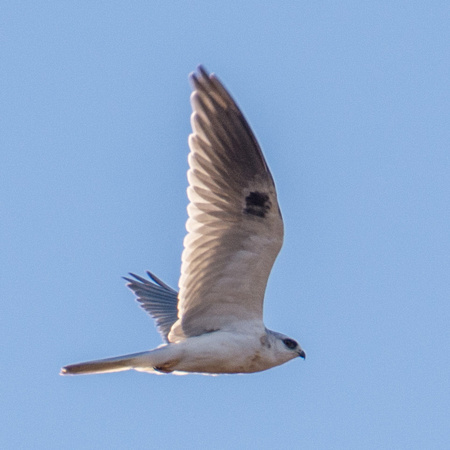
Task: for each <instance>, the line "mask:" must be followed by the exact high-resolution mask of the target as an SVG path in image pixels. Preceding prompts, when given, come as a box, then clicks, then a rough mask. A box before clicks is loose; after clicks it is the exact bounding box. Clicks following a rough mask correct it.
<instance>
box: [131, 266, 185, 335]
mask: <svg viewBox="0 0 450 450" xmlns="http://www.w3.org/2000/svg"><path fill="white" fill-rule="evenodd" d="M130 275H131V276H132V277H134V278H135V279H134V280H133V279H132V278H127V277H124V279H125V280H127V281H128V284H127V286H128V287H129V288H130V289H131V290H132V291H133V292H134V294H135V295H136V300H137V301H138V302H139V303H140V304H141V306H142V308H144V309H145V310H146V311H147V312H148V313H149V314H150V315H151V316H152V317H153V319H155V321H156V326H157V327H158V331H159V333H160V334H161V336H162V337H163V339H164V340H165V341H166V342H169V340H168V337H167V336H168V335H169V332H170V329H171V328H172V325H173V324H174V322H176V321H177V319H178V311H177V302H178V297H177V295H178V293H177V291H175V290H173V289H172V288H171V287H169V286H168V285H167V284H165V283H164V282H163V281H161V280H160V279H159V278H158V277H156V276H155V275H153V274H152V273H151V272H147V275H148V276H149V277H150V279H151V280H152V281H153V283H151V282H150V281H149V280H146V279H145V278H142V277H140V276H138V275H135V274H133V273H130Z"/></svg>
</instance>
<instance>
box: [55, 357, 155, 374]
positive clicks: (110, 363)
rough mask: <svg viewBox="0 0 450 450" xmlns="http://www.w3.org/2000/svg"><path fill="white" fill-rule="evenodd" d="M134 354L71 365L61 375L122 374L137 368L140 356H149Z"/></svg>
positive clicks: (64, 368) (63, 369)
mask: <svg viewBox="0 0 450 450" xmlns="http://www.w3.org/2000/svg"><path fill="white" fill-rule="evenodd" d="M147 353H148V352H143V353H133V354H131V355H123V356H117V357H115V358H106V359H97V360H95V361H87V362H82V363H77V364H70V365H68V366H65V367H63V368H62V369H61V372H60V375H87V374H91V373H107V372H121V371H123V370H130V369H133V368H134V367H135V363H136V361H137V360H138V359H139V356H142V355H144V354H147Z"/></svg>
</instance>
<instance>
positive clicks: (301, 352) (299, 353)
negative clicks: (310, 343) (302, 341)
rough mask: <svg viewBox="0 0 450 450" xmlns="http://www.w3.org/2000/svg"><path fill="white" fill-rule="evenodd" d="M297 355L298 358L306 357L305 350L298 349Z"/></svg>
mask: <svg viewBox="0 0 450 450" xmlns="http://www.w3.org/2000/svg"><path fill="white" fill-rule="evenodd" d="M298 356H300V358H303V359H305V358H306V353H305V351H304V350H300V351H299V352H298Z"/></svg>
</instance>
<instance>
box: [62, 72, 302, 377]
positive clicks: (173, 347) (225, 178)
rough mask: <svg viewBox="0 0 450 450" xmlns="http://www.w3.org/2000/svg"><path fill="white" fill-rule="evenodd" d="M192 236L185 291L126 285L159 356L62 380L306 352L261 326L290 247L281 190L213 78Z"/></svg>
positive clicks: (197, 163)
mask: <svg viewBox="0 0 450 450" xmlns="http://www.w3.org/2000/svg"><path fill="white" fill-rule="evenodd" d="M190 79H191V82H192V85H193V92H192V95H191V104H192V109H193V113H192V116H191V123H192V134H191V135H190V136H189V147H190V154H189V171H188V181H189V187H188V190H187V193H188V197H189V201H190V203H189V206H188V215H189V218H188V221H187V223H186V228H187V231H188V234H187V236H186V238H185V239H184V251H183V255H182V265H181V277H180V281H179V288H180V291H179V292H178V293H177V292H176V291H175V290H173V289H171V288H170V287H169V286H167V285H166V284H165V283H163V282H162V281H161V280H159V279H158V278H157V277H156V276H154V275H153V274H151V273H150V272H147V273H148V275H149V277H150V279H151V280H152V281H153V282H150V281H149V280H147V279H144V278H141V277H139V276H137V275H133V274H131V276H132V277H133V278H134V279H132V278H126V280H127V281H128V284H127V286H128V287H129V288H130V289H131V290H132V291H133V292H134V293H135V295H136V297H137V300H138V301H139V302H140V303H141V306H142V307H143V308H144V309H145V310H146V311H147V312H148V313H149V314H150V315H151V316H152V317H153V318H154V319H155V321H156V324H157V327H158V330H159V332H160V333H161V335H162V337H163V339H164V341H165V343H164V344H162V345H161V346H159V347H157V348H155V349H154V350H150V351H146V352H142V353H134V354H130V355H124V356H118V357H116V358H108V359H101V360H96V361H89V362H83V363H79V364H72V365H69V366H66V367H64V368H63V369H62V370H61V374H63V375H76V374H88V373H101V372H118V371H122V370H129V369H134V370H138V371H141V372H162V373H170V372H174V373H177V372H179V373H180V372H196V373H203V374H220V373H251V372H258V371H261V370H266V369H270V368H271V367H274V366H278V365H280V364H283V363H285V362H287V361H289V360H291V359H293V358H296V357H298V356H300V357H302V358H305V352H304V351H303V350H302V348H301V347H300V345H299V344H298V343H297V342H296V341H295V340H293V339H291V338H289V337H287V336H285V335H283V334H281V333H277V332H275V331H271V330H269V329H267V328H266V327H265V326H264V323H263V301H264V292H265V289H266V284H267V279H268V277H269V274H270V271H271V269H272V265H273V263H274V261H275V258H276V256H277V254H278V252H279V251H280V248H281V245H282V242H283V220H282V217H281V213H280V209H279V207H278V202H277V195H276V191H275V184H274V181H273V178H272V175H271V174H270V171H269V168H268V167H267V163H266V161H265V160H264V156H263V154H262V152H261V149H260V147H259V145H258V142H257V141H256V139H255V136H254V135H253V133H252V131H251V129H250V127H249V125H248V124H247V121H246V120H245V118H244V116H243V115H242V113H241V111H240V110H239V108H238V106H237V105H236V103H235V102H234V101H233V99H232V98H231V96H230V94H229V93H228V92H227V91H226V89H225V88H224V87H223V85H222V84H221V83H220V81H219V80H218V79H217V77H216V76H215V75H214V74H211V75H210V74H208V73H207V72H206V70H205V69H204V68H203V67H201V66H200V67H198V70H197V72H196V73H193V74H191V76H190Z"/></svg>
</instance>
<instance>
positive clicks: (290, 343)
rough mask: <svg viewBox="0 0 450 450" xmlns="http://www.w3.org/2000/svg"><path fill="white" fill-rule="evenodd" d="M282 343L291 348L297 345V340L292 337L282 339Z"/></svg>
mask: <svg viewBox="0 0 450 450" xmlns="http://www.w3.org/2000/svg"><path fill="white" fill-rule="evenodd" d="M283 344H284V345H285V346H286V347H287V348H289V349H291V350H293V349H294V348H295V347H297V345H298V344H297V342H295V341H294V339H283Z"/></svg>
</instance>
